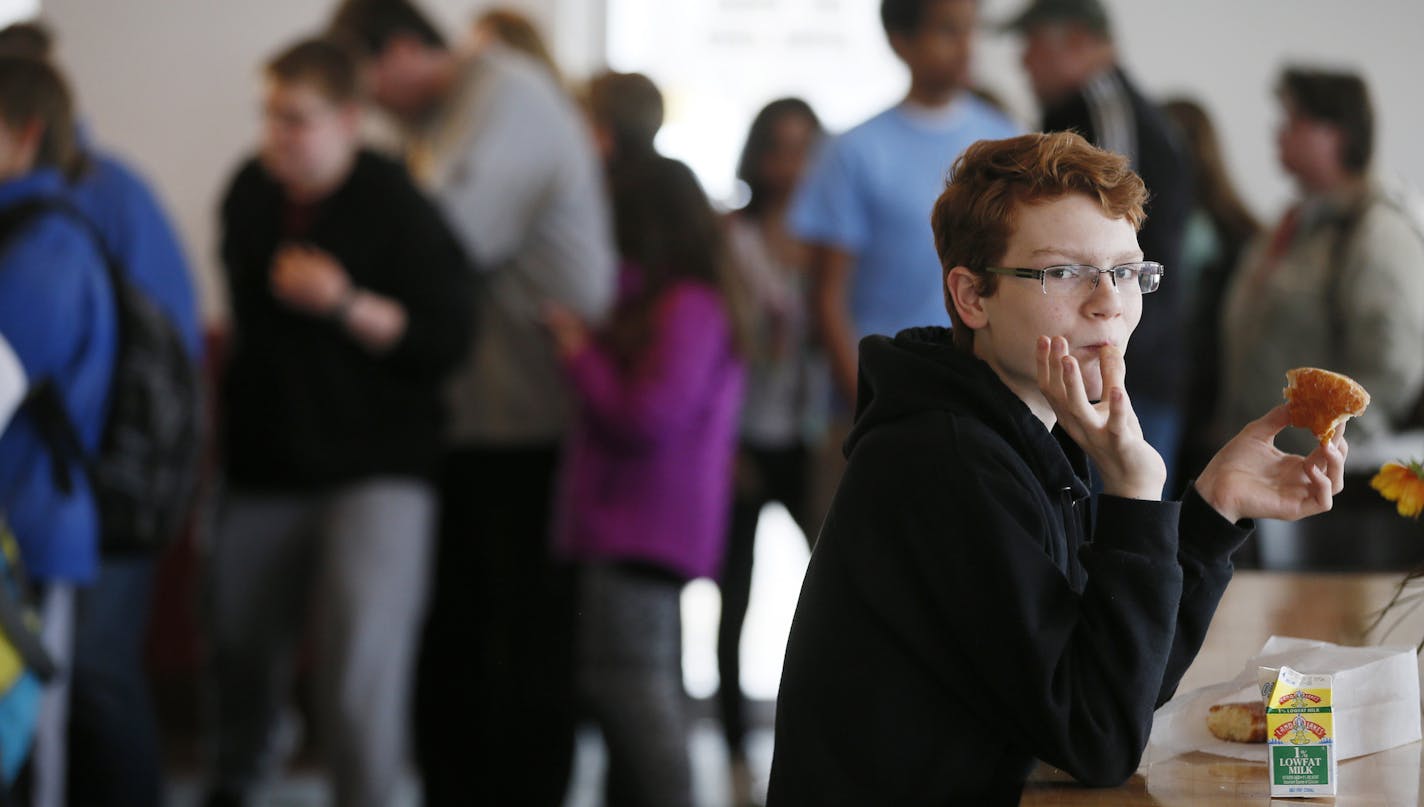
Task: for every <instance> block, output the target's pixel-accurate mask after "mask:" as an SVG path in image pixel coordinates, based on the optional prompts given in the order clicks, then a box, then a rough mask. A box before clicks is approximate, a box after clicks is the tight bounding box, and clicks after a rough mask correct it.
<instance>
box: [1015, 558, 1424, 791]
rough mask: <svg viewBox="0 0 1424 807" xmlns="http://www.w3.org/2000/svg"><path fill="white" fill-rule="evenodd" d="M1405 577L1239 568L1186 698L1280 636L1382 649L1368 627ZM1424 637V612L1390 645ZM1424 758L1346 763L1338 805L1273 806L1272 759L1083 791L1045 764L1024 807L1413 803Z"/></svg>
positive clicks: (1175, 762)
mask: <svg viewBox="0 0 1424 807" xmlns="http://www.w3.org/2000/svg"><path fill="white" fill-rule="evenodd" d="M1399 579H1400V575H1396V574H1370V575H1360V574H1337V575H1325V574H1288V573H1281V572H1238V573H1237V574H1236V577H1235V579H1233V580H1232V581H1231V586H1230V587H1229V588H1227V590H1226V595H1225V596H1224V597H1223V598H1222V601H1221V606H1220V607H1219V608H1218V609H1217V612H1216V618H1215V619H1214V620H1213V621H1212V625H1211V629H1210V630H1209V631H1208V632H1207V636H1206V641H1205V643H1204V644H1203V645H1202V650H1201V653H1200V654H1198V655H1197V658H1196V661H1195V662H1194V663H1193V664H1192V666H1191V668H1190V669H1188V670H1187V673H1186V675H1185V676H1184V677H1183V678H1182V684H1181V687H1180V688H1179V689H1178V692H1188V691H1190V690H1193V689H1196V688H1198V687H1202V686H1207V685H1209V684H1214V683H1217V682H1220V681H1226V680H1229V679H1231V678H1234V677H1236V675H1237V674H1238V673H1240V672H1241V670H1242V668H1243V667H1244V666H1245V664H1246V660H1247V659H1249V658H1250V657H1251V656H1253V655H1255V654H1256V652H1257V651H1258V650H1260V648H1261V645H1262V644H1264V643H1265V641H1266V639H1267V638H1268V637H1269V636H1271V635H1272V634H1277V635H1281V636H1298V637H1301V638H1305V639H1323V640H1325V641H1329V642H1335V643H1336V644H1342V645H1360V644H1377V643H1379V642H1377V641H1373V640H1366V638H1365V636H1364V628H1365V626H1366V625H1368V624H1369V621H1370V619H1371V618H1372V614H1373V613H1374V612H1375V611H1376V610H1378V609H1379V607H1380V606H1382V605H1384V604H1385V603H1386V602H1388V600H1389V597H1390V595H1391V594H1392V593H1393V591H1394V586H1395V585H1396V584H1397V583H1398V581H1399ZM1421 610H1424V609H1421ZM1421 636H1424V614H1421V615H1419V616H1416V617H1412V618H1411V619H1410V620H1409V621H1408V622H1406V623H1405V624H1403V625H1402V626H1401V627H1400V628H1399V629H1398V630H1397V632H1395V633H1393V634H1391V635H1390V636H1389V637H1388V639H1387V641H1386V642H1384V643H1386V644H1413V643H1415V642H1417V641H1418V639H1419V637H1421ZM1372 639H1373V637H1372ZM1421 753H1424V744H1421V743H1417V742H1416V743H1411V744H1409V745H1405V746H1401V747H1399V748H1395V749H1391V750H1389V751H1382V752H1380V753H1377V754H1370V755H1367V756H1363V757H1357V758H1355V759H1352V760H1348V761H1345V762H1342V763H1340V770H1339V787H1338V788H1337V793H1338V795H1337V796H1336V798H1335V799H1334V801H1333V802H1331V801H1330V800H1329V799H1323V800H1312V799H1276V800H1274V801H1273V800H1272V799H1271V797H1270V792H1271V788H1270V783H1269V782H1268V780H1267V774H1266V765H1265V763H1262V762H1246V761H1244V760H1238V759H1229V758H1227V757H1219V756H1216V755H1214V754H1205V753H1193V754H1186V755H1183V756H1179V757H1175V758H1173V759H1169V760H1165V761H1162V762H1158V763H1155V764H1152V765H1144V766H1143V767H1142V768H1141V769H1140V770H1139V771H1138V772H1137V773H1136V774H1135V775H1134V776H1133V777H1132V778H1131V779H1130V780H1128V782H1127V784H1125V785H1123V786H1122V787H1119V788H1113V789H1110V790H1100V789H1090V788H1084V787H1081V786H1079V785H1077V784H1075V783H1074V782H1073V780H1072V778H1071V777H1069V776H1067V775H1066V774H1064V773H1062V772H1061V771H1057V770H1054V769H1052V768H1049V767H1047V766H1040V768H1039V770H1038V771H1037V772H1036V773H1035V774H1034V776H1033V778H1032V779H1030V781H1029V784H1028V787H1027V788H1026V789H1025V791H1024V797H1023V801H1022V804H1024V805H1125V804H1159V805H1171V806H1172V807H1177V806H1178V805H1180V806H1181V807H1188V805H1190V806H1191V807H1195V806H1196V805H1236V804H1251V805H1260V804H1268V803H1269V804H1280V805H1292V804H1294V805H1310V804H1329V803H1333V804H1336V805H1339V807H1363V806H1364V805H1370V806H1371V807H1375V805H1378V806H1379V807H1397V806H1404V807H1414V805H1418V804H1420V799H1419V797H1420V794H1421V793H1424V789H1421V787H1420V773H1421V770H1424V765H1421Z"/></svg>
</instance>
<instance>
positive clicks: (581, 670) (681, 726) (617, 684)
mask: <svg viewBox="0 0 1424 807" xmlns="http://www.w3.org/2000/svg"><path fill="white" fill-rule="evenodd" d="M682 587H683V581H682V580H680V579H677V578H676V577H674V576H673V575H671V574H669V573H667V572H663V571H660V570H652V569H648V568H643V567H638V566H632V565H621V564H615V563H585V564H581V565H580V567H579V578H578V588H579V593H578V603H579V607H578V616H577V637H578V638H577V640H576V644H575V646H576V647H577V659H578V662H577V663H578V676H577V691H578V694H579V696H580V701H581V703H582V705H583V706H584V708H585V709H586V710H587V713H588V715H589V717H591V718H592V719H593V721H594V722H595V723H597V724H598V728H599V730H600V731H601V732H602V734H603V741H604V745H605V746H606V747H607V749H608V768H607V770H608V773H607V775H606V777H605V779H604V799H603V801H604V805H605V807H692V803H693V799H692V765H691V760H690V759H689V757H688V748H687V741H688V714H687V694H686V693H685V692H684V691H683V688H682V606H681V595H682Z"/></svg>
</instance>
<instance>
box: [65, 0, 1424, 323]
mask: <svg viewBox="0 0 1424 807" xmlns="http://www.w3.org/2000/svg"><path fill="white" fill-rule="evenodd" d="M605 2H609V3H610V4H611V6H612V7H614V8H617V7H618V6H619V2H620V0H512V2H511V4H512V5H514V6H517V7H521V8H523V9H525V10H526V11H527V12H528V13H530V15H531V16H532V17H533V18H534V19H535V20H536V21H538V22H540V23H541V24H543V25H544V26H545V29H546V30H548V31H549V32H550V39H551V41H552V42H553V45H554V49H555V52H556V55H557V56H558V58H559V59H560V61H561V62H563V64H564V65H565V66H566V69H567V70H568V72H569V73H570V74H572V75H575V76H579V75H586V74H588V73H589V72H590V71H591V70H592V69H593V68H594V67H596V66H597V65H599V64H600V63H601V60H602V55H603V44H602V43H603V30H602V17H603V9H604V7H605V5H604V4H605ZM719 2H720V5H721V6H723V7H724V10H725V8H730V7H732V6H735V5H737V4H728V3H726V2H724V0H661V2H659V3H657V4H655V7H659V6H662V7H669V8H673V7H675V8H677V9H678V10H679V11H680V12H682V13H680V14H676V15H669V18H668V20H667V21H666V22H660V23H659V25H658V26H647V27H645V28H644V29H643V32H642V33H640V34H638V35H639V36H642V37H646V38H647V39H648V40H649V44H650V46H649V47H648V48H644V49H643V50H645V51H648V52H655V51H656V50H657V43H658V42H659V41H667V42H679V41H684V39H680V38H679V36H678V32H677V31H676V30H675V28H676V26H677V25H678V24H680V21H681V24H684V25H686V24H688V22H687V21H690V20H697V19H700V18H701V15H706V14H708V13H710V12H709V11H708V9H711V8H714V7H715V6H717V5H719ZM1023 2H1026V0H982V5H983V9H984V16H985V17H986V18H987V19H989V20H1001V19H1004V18H1006V17H1008V16H1010V15H1011V14H1012V13H1013V12H1014V11H1015V10H1017V9H1018V8H1019V7H1020V6H1021V4H1022V3H1023ZM1107 2H1108V5H1109V7H1110V10H1111V12H1112V14H1113V16H1114V18H1115V20H1116V22H1117V32H1118V39H1119V42H1120V47H1121V50H1122V55H1123V61H1124V62H1125V64H1126V65H1127V66H1128V67H1129V69H1130V70H1131V71H1132V72H1133V73H1134V74H1135V75H1136V76H1137V77H1138V79H1139V81H1140V83H1141V84H1142V85H1143V87H1144V89H1146V90H1148V91H1149V92H1152V93H1158V94H1160V93H1167V92H1179V91H1181V92H1189V93H1191V94H1192V95H1195V96H1196V97H1197V98H1199V99H1200V100H1201V101H1202V102H1203V103H1204V104H1205V105H1206V106H1207V108H1208V110H1209V111H1210V112H1211V113H1212V114H1213V115H1214V117H1215V118H1216V120H1217V122H1218V125H1219V126H1220V127H1221V129H1222V132H1223V136H1224V139H1225V140H1226V150H1227V155H1228V160H1229V162H1230V166H1231V168H1232V169H1233V170H1234V172H1235V175H1236V176H1237V178H1238V180H1239V183H1240V185H1241V188H1242V190H1243V192H1244V194H1245V195H1246V197H1247V199H1248V201H1249V202H1250V203H1251V204H1252V205H1253V206H1254V207H1255V208H1256V209H1257V212H1258V213H1260V214H1262V215H1263V216H1266V217H1274V215H1275V214H1276V213H1277V211H1278V210H1279V208H1280V207H1281V206H1282V204H1284V202H1285V201H1286V200H1287V199H1288V198H1289V193H1290V189H1289V186H1288V184H1287V183H1286V180H1285V178H1284V177H1283V176H1282V175H1281V173H1280V171H1279V170H1278V169H1277V167H1276V161H1275V155H1274V149H1273V146H1272V142H1273V141H1272V138H1273V135H1272V131H1273V126H1274V121H1275V116H1276V107H1275V102H1274V100H1273V98H1272V96H1271V92H1270V88H1271V84H1272V82H1273V80H1274V77H1275V75H1276V73H1277V71H1278V70H1279V66H1280V65H1281V64H1282V63H1283V62H1284V61H1286V60H1295V61H1320V62H1327V63H1330V64H1335V65H1340V66H1347V67H1353V68H1356V69H1359V70H1362V71H1363V72H1364V74H1365V75H1366V77H1367V79H1368V80H1369V82H1370V84H1371V87H1372V89H1373V91H1374V95H1375V99H1376V105H1377V107H1378V108H1379V124H1380V126H1379V139H1378V151H1377V165H1378V166H1379V168H1380V169H1381V171H1382V172H1384V173H1388V174H1394V175H1401V176H1404V177H1407V178H1409V179H1410V180H1412V181H1413V182H1414V183H1415V184H1416V185H1420V186H1424V149H1420V148H1418V147H1416V146H1415V145H1414V144H1415V143H1416V142H1417V141H1418V140H1419V133H1420V132H1424V104H1421V103H1420V94H1419V91H1418V88H1417V86H1416V82H1417V81H1419V76H1420V75H1421V74H1424V55H1421V53H1420V51H1419V50H1418V39H1419V37H1420V35H1421V34H1424V2H1420V0H1359V1H1358V2H1354V3H1346V2H1342V1H1341V0H1191V1H1190V2H1182V1H1181V0H1172V1H1169V0H1107ZM334 4H335V0H244V2H221V1H220V0H123V2H111V1H110V0H45V2H43V4H42V6H43V13H44V15H45V16H46V17H47V18H48V20H49V21H50V22H51V23H52V24H53V25H54V27H55V28H56V29H57V30H58V32H59V35H60V47H61V58H62V59H63V61H64V63H65V64H66V66H67V67H68V70H69V72H70V74H71V76H72V78H73V81H74V83H75V85H76V87H77V91H78V94H79V97H80V103H81V105H82V106H83V108H84V112H85V114H86V117H87V119H88V120H89V122H90V124H91V128H92V129H93V131H94V132H95V134H96V135H97V137H98V139H99V140H100V141H101V142H102V143H103V144H105V145H107V146H110V147H112V148H113V149H115V150H117V151H118V152H120V153H121V154H124V155H126V156H127V157H129V158H130V160H131V161H132V162H133V163H135V164H136V165H138V166H139V167H140V168H142V169H143V170H144V171H145V172H146V173H147V174H148V176H149V177H150V178H151V179H152V180H153V181H154V183H155V185H156V186H157V188H158V190H159V191H160V193H161V195H162V196H163V197H164V198H165V200H166V201H167V202H168V204H169V206H170V209H171V210H172V211H173V212H174V215H175V216H176V218H177V219H178V222H179V224H180V226H181V228H182V231H183V234H184V237H185V240H186V242H187V246H188V250H189V252H190V254H191V255H192V257H193V259H194V261H195V263H196V264H197V265H198V266H199V267H200V270H201V271H202V273H203V275H204V278H205V281H204V283H203V286H204V301H205V306H206V310H207V311H208V312H209V313H210V314H212V313H214V312H216V311H217V310H219V308H220V305H219V300H220V297H219V296H218V295H216V294H215V293H213V291H212V289H213V287H214V286H215V284H213V283H211V282H208V281H207V280H206V278H209V277H211V276H212V271H213V268H214V261H213V253H214V242H213V219H214V215H215V214H214V206H215V204H216V201H217V195H218V193H219V192H220V189H221V185H222V183H223V182H224V181H225V179H226V177H227V174H228V172H229V171H231V169H232V167H233V165H234V163H235V161H236V160H237V159H238V158H239V156H240V155H242V154H243V153H245V152H246V151H247V150H248V149H249V148H250V146H251V144H252V142H253V138H254V135H255V132H256V124H257V98H256V90H257V80H256V76H257V65H258V64H259V63H260V62H261V60H262V59H263V57H265V56H267V55H268V54H269V53H270V52H271V51H272V50H273V49H274V48H276V47H278V46H279V45H281V44H283V43H284V42H286V41H288V40H290V39H291V38H292V37H294V36H296V35H297V34H299V33H302V32H304V31H309V30H313V29H315V28H316V27H317V26H318V25H319V24H320V23H321V22H322V21H323V20H324V18H325V17H326V15H327V14H328V13H329V10H330V9H331V7H332V6H333V5H334ZM488 4H489V2H488V0H424V5H425V6H426V7H427V8H429V9H430V10H431V11H432V12H433V13H434V14H436V15H437V16H438V17H439V18H440V19H441V20H442V21H443V22H444V23H445V24H446V25H447V28H448V29H449V30H452V31H453V30H457V29H459V28H463V26H464V24H465V23H466V22H467V21H468V19H469V18H470V17H471V16H472V15H473V13H474V10H475V9H477V8H481V7H484V6H486V5H488ZM624 5H625V6H630V5H636V4H627V3H624ZM741 5H742V6H746V5H748V4H746V3H742V4H741ZM751 5H752V6H754V7H760V8H767V9H770V10H772V11H773V12H776V11H778V10H781V9H785V8H789V9H790V14H791V15H793V16H794V15H797V14H803V13H804V14H807V15H809V14H812V13H815V14H817V15H821V16H822V17H824V15H825V14H826V13H827V12H828V10H829V12H830V13H835V12H836V9H840V10H841V11H842V12H843V13H844V14H845V15H848V16H852V17H855V18H858V19H861V20H864V21H865V22H864V24H865V26H867V29H868V30H867V32H866V35H867V36H868V38H869V39H868V44H866V45H865V46H864V47H860V48H858V49H857V50H856V57H855V63H853V64H850V65H848V66H847V67H848V69H844V70H838V71H836V72H835V74H834V75H828V77H827V81H826V82H825V86H824V87H823V88H822V89H820V90H819V91H818V92H819V93H821V94H822V95H823V96H827V97H830V96H834V97H838V98H839V97H846V96H850V97H854V98H857V99H865V100H863V101H861V100H858V101H857V102H856V103H858V104H860V105H861V106H863V107H864V109H863V110H861V111H862V112H863V113H864V114H866V115H868V114H870V113H871V112H873V111H874V107H876V106H879V105H881V102H880V101H877V100H875V99H880V98H884V99H890V98H893V97H895V96H896V95H898V94H899V93H900V92H902V90H903V86H902V85H903V72H902V71H901V70H900V68H899V67H898V65H896V64H895V63H894V62H893V58H892V57H891V56H890V54H889V50H888V49H887V48H884V47H883V46H882V45H881V44H876V43H877V42H880V40H881V34H880V32H879V30H878V21H877V17H876V14H875V9H876V8H877V7H878V4H877V3H876V0H762V2H760V3H756V4H751ZM618 66H619V67H620V68H623V69H628V68H631V67H637V65H636V64H627V63H620V64H619V65H618ZM731 67H734V66H728V69H727V70H726V71H722V73H721V75H722V76H723V79H724V81H730V80H731V79H732V78H733V77H735V76H736V75H737V71H736V70H732V69H730V68H731ZM701 72H703V73H706V72H709V71H708V70H707V69H706V66H703V69H702V70H701ZM710 72H714V73H715V72H717V71H716V69H715V68H714V69H713V70H712V71H710ZM978 72H979V74H980V76H981V79H982V81H983V82H984V83H985V84H987V85H988V86H990V87H992V88H994V89H996V90H997V91H999V92H1000V93H1001V94H1002V95H1003V96H1004V97H1005V98H1006V100H1007V101H1008V102H1009V103H1010V105H1011V106H1013V107H1014V108H1015V110H1016V111H1017V112H1018V113H1019V114H1020V116H1021V117H1022V118H1023V119H1024V120H1025V121H1031V120H1033V118H1034V117H1035V116H1034V114H1033V112H1032V109H1033V104H1032V100H1031V99H1030V97H1029V95H1028V92H1027V88H1026V86H1025V85H1024V84H1023V80H1022V76H1021V71H1020V69H1019V66H1018V45H1017V43H1016V42H1015V41H1014V39H1013V38H1012V37H1007V36H1000V35H994V34H986V36H985V37H984V38H983V40H982V42H981V44H980V49H979V60H978ZM803 78H804V77H800V76H795V75H793V74H791V73H788V76H787V81H788V85H787V86H788V88H789V89H799V86H798V85H800V84H803V83H804V82H803V81H802V79H803ZM792 79H795V80H796V82H797V83H791V81H792ZM776 89H777V87H776V86H775V82H771V83H769V84H767V85H766V89H765V92H766V93H767V96H766V97H767V98H768V99H769V98H770V97H771V96H772V95H773V94H775V91H776ZM808 94H809V93H808ZM812 100H813V101H814V100H816V99H815V98H814V97H813V98H812ZM679 103H685V104H696V103H698V100H697V99H696V98H680V99H679ZM830 103H831V101H827V104H830ZM745 125H746V121H739V122H737V125H736V126H735V127H733V129H734V130H735V131H736V132H738V133H740V132H742V131H744V130H745ZM733 151H734V148H728V149H723V152H727V153H730V152H733ZM718 159H723V158H721V157H719V158H718ZM713 170H725V171H726V172H727V173H728V174H730V172H731V166H730V165H726V164H725V161H724V168H723V169H713Z"/></svg>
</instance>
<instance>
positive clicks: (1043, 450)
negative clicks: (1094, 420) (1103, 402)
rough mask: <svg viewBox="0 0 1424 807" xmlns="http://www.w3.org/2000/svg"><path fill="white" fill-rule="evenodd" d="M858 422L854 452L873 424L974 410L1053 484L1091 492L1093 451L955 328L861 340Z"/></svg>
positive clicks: (848, 446)
mask: <svg viewBox="0 0 1424 807" xmlns="http://www.w3.org/2000/svg"><path fill="white" fill-rule="evenodd" d="M858 383H859V387H858V389H857V391H856V407H855V423H854V425H853V426H852V428H851V431H850V435H849V436H848V437H847V438H846V442H845V453H846V455H847V456H849V455H850V452H851V451H852V450H853V449H854V448H855V445H856V443H858V442H859V441H860V440H861V439H862V438H864V437H865V435H866V434H868V433H869V432H870V431H871V430H873V429H875V428H876V427H878V426H880V425H883V424H885V423H888V422H891V421H895V420H899V419H901V418H905V417H910V416H913V415H917V414H920V413H923V412H928V411H935V412H946V413H949V414H953V415H962V416H968V417H971V418H973V419H975V420H978V421H980V422H982V423H983V424H984V425H986V426H987V427H988V428H989V429H991V430H992V431H994V432H995V433H997V434H998V435H999V436H1000V437H1002V438H1003V439H1004V440H1005V441H1007V442H1008V443H1009V445H1010V446H1012V447H1013V448H1014V450H1015V451H1016V452H1017V453H1018V454H1019V455H1020V456H1022V457H1024V458H1025V460H1027V462H1028V463H1029V465H1030V467H1031V468H1033V470H1034V473H1035V475H1036V476H1037V477H1038V479H1039V481H1040V482H1042V483H1043V485H1044V487H1045V488H1046V489H1048V490H1064V489H1069V490H1071V491H1072V496H1073V498H1075V499H1078V498H1083V497H1086V496H1087V495H1088V486H1087V483H1086V482H1085V481H1084V480H1085V479H1087V478H1088V464H1087V457H1086V456H1085V455H1084V454H1083V452H1082V450H1081V449H1079V448H1078V446H1077V445H1076V444H1074V443H1073V442H1072V441H1071V440H1069V439H1068V437H1067V435H1066V434H1064V433H1063V432H1062V430H1061V429H1056V428H1055V429H1054V430H1053V432H1051V433H1050V432H1049V430H1048V429H1046V428H1044V425H1043V421H1041V420H1039V419H1038V418H1037V417H1035V416H1034V414H1033V412H1032V411H1030V410H1029V408H1028V405H1027V404H1025V403H1024V402H1023V401H1022V400H1021V399H1020V398H1019V397H1018V396H1017V395H1015V394H1014V393H1013V391H1012V390H1010V389H1009V388H1008V387H1007V386H1005V385H1004V382H1003V381H1001V380H1000V379H999V376H998V374H996V373H995V372H994V370H993V368H991V367H990V366H989V365H988V364H986V363H985V362H984V361H983V360H981V359H978V358H976V357H974V356H971V355H968V354H965V353H963V352H961V351H959V350H958V349H956V348H955V347H954V344H953V342H952V341H951V338H950V330H949V329H948V328H938V327H925V328H910V329H908V330H904V331H901V332H900V333H899V334H898V335H897V336H896V337H895V338H894V339H891V338H889V337H886V336H868V337H866V338H865V339H863V340H861V343H860V373H859V382H858Z"/></svg>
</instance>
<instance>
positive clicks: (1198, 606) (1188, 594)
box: [1157, 485, 1252, 706]
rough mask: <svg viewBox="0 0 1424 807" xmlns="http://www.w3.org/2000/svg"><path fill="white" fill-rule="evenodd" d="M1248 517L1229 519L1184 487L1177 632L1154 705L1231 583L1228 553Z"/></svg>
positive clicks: (1187, 661)
mask: <svg viewBox="0 0 1424 807" xmlns="http://www.w3.org/2000/svg"><path fill="white" fill-rule="evenodd" d="M1251 530H1252V524H1251V522H1249V521H1246V522H1241V523H1240V524H1233V523H1231V522H1230V521H1227V520H1226V519H1225V518H1222V516H1221V514H1220V513H1218V512H1216V511H1215V510H1213V509H1212V508H1211V505H1209V504H1207V503H1206V502H1205V501H1204V500H1203V499H1202V497H1201V496H1200V495H1199V494H1198V493H1197V489H1196V486H1195V485H1189V486H1188V487H1187V493H1186V495H1185V496H1183V497H1182V515H1181V519H1180V521H1179V522H1178V527H1177V531H1178V534H1179V536H1180V539H1179V542H1178V549H1177V562H1178V564H1180V565H1181V567H1182V602H1181V605H1180V606H1179V607H1178V609H1177V632H1176V634H1175V635H1174V636H1173V637H1172V655H1171V657H1170V658H1169V659H1168V660H1167V671H1166V673H1165V674H1163V676H1162V690H1161V692H1159V693H1158V694H1157V705H1158V706H1161V705H1162V704H1164V703H1166V702H1167V701H1169V700H1171V698H1172V695H1173V694H1174V693H1175V692H1176V691H1177V684H1179V683H1181V680H1182V676H1183V675H1185V674H1186V672H1187V668H1188V667H1190V666H1191V664H1192V659H1194V658H1196V657H1197V651H1199V650H1201V645H1202V641H1203V640H1205V639H1206V631H1207V628H1208V627H1210V626H1211V618H1212V616H1213V615H1214V614H1215V613H1216V606H1217V605H1218V604H1219V603H1220V602H1221V595H1222V594H1225V593H1226V586H1227V584H1228V583H1230V582H1231V573H1232V565H1231V554H1232V553H1233V552H1235V551H1236V549H1237V547H1239V546H1241V544H1242V542H1243V541H1245V540H1246V537H1247V536H1249V535H1250V534H1251Z"/></svg>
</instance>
